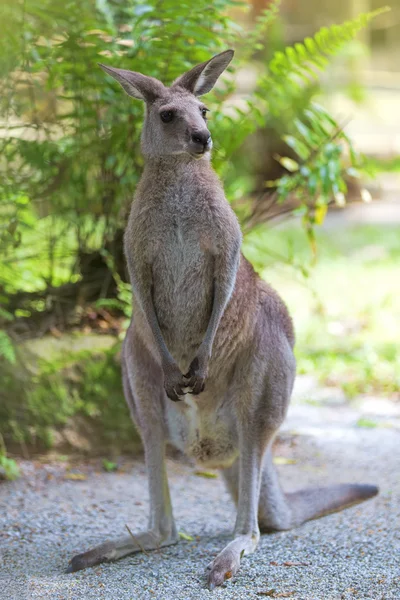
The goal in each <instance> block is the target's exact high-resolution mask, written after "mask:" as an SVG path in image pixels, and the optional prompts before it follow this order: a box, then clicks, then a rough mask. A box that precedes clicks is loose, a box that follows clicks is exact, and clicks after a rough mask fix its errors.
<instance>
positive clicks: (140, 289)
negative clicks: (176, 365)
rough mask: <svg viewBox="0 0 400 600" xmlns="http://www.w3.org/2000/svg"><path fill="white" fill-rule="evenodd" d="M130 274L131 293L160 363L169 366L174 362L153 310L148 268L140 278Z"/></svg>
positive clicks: (132, 272)
mask: <svg viewBox="0 0 400 600" xmlns="http://www.w3.org/2000/svg"><path fill="white" fill-rule="evenodd" d="M130 274H131V283H132V289H133V293H134V295H135V298H136V300H137V302H138V304H139V306H140V308H141V309H142V312H143V314H144V316H145V318H146V321H147V323H148V325H149V327H150V330H151V332H152V334H153V337H154V341H155V342H156V345H157V348H158V351H159V353H160V357H161V363H162V364H163V365H165V364H170V363H171V362H173V361H174V359H173V357H172V355H171V353H170V351H169V350H168V347H167V344H166V343H165V340H164V336H163V334H162V331H161V328H160V324H159V322H158V318H157V313H156V311H155V308H154V302H153V294H152V289H153V284H152V280H151V273H150V268H148V269H147V272H146V273H143V274H142V276H141V277H139V276H138V274H137V273H135V272H134V271H133V269H131V270H130Z"/></svg>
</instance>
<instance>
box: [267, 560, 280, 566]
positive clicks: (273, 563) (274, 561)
mask: <svg viewBox="0 0 400 600" xmlns="http://www.w3.org/2000/svg"><path fill="white" fill-rule="evenodd" d="M269 564H270V565H272V566H273V567H279V563H277V562H276V560H271V562H270V563H269Z"/></svg>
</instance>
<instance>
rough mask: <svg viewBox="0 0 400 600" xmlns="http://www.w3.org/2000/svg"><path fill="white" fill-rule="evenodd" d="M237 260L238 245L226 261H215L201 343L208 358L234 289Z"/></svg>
mask: <svg viewBox="0 0 400 600" xmlns="http://www.w3.org/2000/svg"><path fill="white" fill-rule="evenodd" d="M239 258H240V243H239V244H238V245H237V247H235V248H234V249H233V251H232V253H231V255H230V256H229V260H228V261H224V262H222V260H221V259H220V258H217V260H216V269H215V277H214V293H213V305H212V311H211V316H210V320H209V323H208V326H207V330H206V333H205V336H204V339H203V342H202V346H203V347H204V348H206V349H207V351H208V356H210V355H211V351H212V346H213V343H214V338H215V334H216V333H217V330H218V326H219V323H220V321H221V318H222V315H223V314H224V311H225V308H226V306H227V304H228V302H229V300H230V297H231V295H232V292H233V289H234V287H235V281H236V274H237V270H238V266H239Z"/></svg>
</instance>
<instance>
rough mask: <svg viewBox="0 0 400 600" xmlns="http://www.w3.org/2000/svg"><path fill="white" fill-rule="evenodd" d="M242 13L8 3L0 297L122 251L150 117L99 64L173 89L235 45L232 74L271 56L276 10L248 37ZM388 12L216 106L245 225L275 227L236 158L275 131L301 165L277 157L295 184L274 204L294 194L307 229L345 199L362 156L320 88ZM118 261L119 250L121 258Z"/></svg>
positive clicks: (349, 26)
mask: <svg viewBox="0 0 400 600" xmlns="http://www.w3.org/2000/svg"><path fill="white" fill-rule="evenodd" d="M233 5H235V7H237V4H236V3H232V2H231V1H230V0H216V1H214V2H209V1H208V0H198V1H197V2H195V3H192V2H189V1H188V0H184V1H183V2H179V3H176V2H175V0H163V2H162V3H160V2H158V0H145V1H137V0H127V1H126V2H124V3H120V2H117V1H112V2H111V1H110V2H107V1H100V0H97V1H94V0H83V1H79V2H78V1H77V0H70V1H69V2H67V3H59V2H55V1H54V0H41V1H40V2H39V1H38V0H26V2H24V3H23V4H22V5H20V4H15V2H13V1H12V0H6V1H5V2H4V3H3V7H2V15H1V16H2V23H3V36H2V39H1V41H0V57H1V59H0V60H1V63H0V75H1V78H2V79H1V91H2V93H1V95H0V114H1V118H2V120H3V121H6V122H7V123H8V128H7V129H6V130H5V131H4V130H3V132H2V134H1V137H0V149H1V158H0V173H1V178H0V179H1V184H0V219H1V221H2V222H1V223H0V247H1V248H2V252H3V254H4V255H5V261H4V264H3V266H2V267H1V271H0V293H1V290H2V288H3V290H5V292H8V293H9V292H11V291H13V290H15V289H18V288H21V287H22V288H23V289H26V290H35V289H38V288H39V289H40V288H43V287H45V286H51V285H58V284H60V283H62V282H64V281H74V280H76V279H79V277H80V276H81V273H80V269H79V265H80V262H79V260H80V256H81V255H82V253H85V252H89V251H92V250H94V249H100V248H104V247H105V246H106V244H107V243H108V242H109V243H111V245H112V242H113V240H114V238H115V233H116V231H117V230H119V229H120V228H121V227H123V224H124V222H125V219H126V214H127V208H128V206H129V203H130V200H131V197H132V195H133V192H134V189H135V186H136V184H137V182H138V179H139V177H140V173H141V169H142V157H141V155H140V149H139V136H140V131H141V125H142V121H143V106H142V105H141V103H139V102H135V101H131V100H130V99H128V98H127V97H124V95H123V94H121V91H120V89H119V87H118V85H117V84H116V83H115V82H112V81H110V80H107V79H105V77H104V73H103V72H102V71H101V70H100V69H99V68H98V66H97V63H98V62H99V61H102V62H105V63H110V64H112V65H114V66H116V67H125V68H126V67H129V68H130V69H132V70H140V71H142V72H144V73H147V74H149V75H152V76H154V77H157V78H159V79H161V80H162V81H163V82H165V83H166V84H168V83H171V82H172V81H173V80H174V78H176V76H177V75H178V74H180V73H181V72H182V71H183V70H185V69H188V68H190V67H191V66H192V65H193V64H194V63H197V62H201V61H203V60H205V59H207V58H209V57H210V55H212V54H214V53H216V52H219V51H221V50H222V49H225V48H226V47H234V48H236V49H237V58H236V59H235V61H234V63H233V66H232V69H231V73H232V74H234V73H235V72H237V71H238V70H240V69H243V68H246V66H247V65H248V64H249V62H250V61H251V60H252V57H253V55H254V53H255V52H258V51H260V49H262V48H263V47H264V44H265V41H264V40H265V39H266V38H267V31H268V27H269V26H270V24H271V22H272V21H273V20H274V19H276V18H277V17H278V6H279V2H278V1H275V2H273V3H272V4H271V5H270V7H269V8H268V9H267V10H266V11H264V13H262V15H261V16H260V17H259V18H258V20H257V22H256V23H255V25H254V26H253V28H252V29H250V30H249V29H246V28H243V27H242V26H240V25H239V24H238V23H237V22H234V21H233V20H232V19H231V18H230V17H229V9H230V8H231V7H232V6H233ZM378 13H379V11H375V12H373V13H369V14H367V15H361V16H360V17H358V18H356V19H354V20H353V21H349V22H347V23H344V24H342V25H333V26H331V27H329V28H326V27H324V28H322V29H321V30H320V31H319V32H317V33H316V35H315V36H314V37H313V38H307V39H305V40H304V43H302V44H295V45H294V47H288V48H286V49H285V51H284V52H281V51H279V52H276V53H275V54H274V55H273V57H272V59H271V60H270V61H269V62H268V64H265V65H263V68H262V71H261V73H260V77H259V79H258V82H257V85H256V89H255V92H254V94H253V95H252V96H251V98H248V99H245V100H244V101H243V102H242V103H241V106H237V105H236V104H235V103H232V102H231V100H232V95H233V94H234V92H235V89H236V87H235V80H234V78H232V77H231V78H226V79H225V86H218V90H216V91H215V92H214V93H213V94H212V95H210V98H209V100H208V102H209V103H210V105H211V108H212V113H211V114H212V122H211V127H212V128H215V130H216V131H218V136H217V137H218V141H217V144H216V151H215V156H214V165H215V168H216V169H217V171H218V172H219V173H220V174H221V175H222V177H223V178H224V181H225V184H226V191H227V196H228V198H229V199H230V200H231V201H232V202H233V205H234V208H235V210H237V212H238V215H239V217H240V219H241V220H242V222H243V223H244V224H246V225H247V228H250V227H251V226H254V224H258V223H260V222H263V221H265V219H266V218H267V217H266V215H265V214H264V213H265V211H264V204H263V199H261V200H260V201H258V202H257V201H256V202H255V201H254V199H253V200H252V201H245V200H246V198H247V197H248V195H249V194H250V193H251V191H252V177H251V172H248V171H246V172H245V171H244V170H243V165H244V166H245V168H246V169H247V168H248V166H249V165H248V164H247V163H246V162H244V161H243V158H242V157H241V154H240V150H241V147H242V145H243V143H244V142H245V140H246V139H247V138H248V137H249V136H250V135H251V134H252V133H253V132H254V131H256V129H257V128H260V127H266V126H272V127H273V128H274V129H275V130H276V131H277V132H278V134H279V136H280V137H281V138H282V139H283V140H284V141H285V142H286V143H287V144H288V145H289V146H290V147H291V148H292V149H293V150H294V151H295V153H296V156H297V159H296V160H295V161H293V160H292V162H291V163H289V162H288V161H287V160H286V161H285V157H281V158H280V159H279V160H280V161H281V163H282V165H283V166H284V168H285V169H286V171H287V175H284V176H283V177H281V178H280V179H279V180H278V181H276V182H273V184H272V185H273V187H274V189H275V190H276V192H277V193H276V195H275V199H276V201H277V202H280V201H281V200H282V199H283V200H284V199H285V198H287V197H288V196H290V195H291V194H295V195H296V197H297V198H298V199H299V202H300V205H301V206H300V210H301V211H302V212H303V214H304V223H305V225H306V227H307V228H308V231H309V232H310V231H311V230H312V226H313V224H314V223H318V222H320V221H321V220H322V219H323V215H324V210H325V209H324V206H325V205H326V204H327V203H328V202H330V201H331V200H332V199H336V201H338V202H342V201H343V198H344V194H345V192H346V184H345V180H344V174H345V171H344V162H343V152H344V150H343V147H344V145H346V146H348V147H349V148H350V162H351V163H354V162H355V161H356V157H355V155H354V153H353V152H352V149H351V145H350V144H349V141H348V140H347V138H346V136H345V135H344V133H343V132H342V131H341V127H340V125H338V124H337V123H336V122H335V120H334V119H333V118H332V116H330V115H329V114H327V113H326V111H323V110H322V109H321V108H319V107H318V106H316V105H314V104H313V103H312V96H313V94H314V93H315V85H314V83H313V82H315V79H316V77H317V76H318V71H319V70H321V69H324V68H325V67H326V65H327V64H328V60H329V58H330V57H331V56H334V55H335V54H336V53H337V52H338V51H340V50H341V48H342V47H343V46H344V44H346V43H347V42H348V41H349V40H350V39H352V38H353V37H354V35H356V33H357V32H358V31H359V30H360V28H361V27H363V26H365V25H366V24H367V23H368V22H369V20H370V19H371V18H372V17H374V16H375V15H377V14H378ZM352 166H354V165H352ZM267 192H268V190H267ZM267 205H268V202H267ZM117 245H118V244H117ZM118 252H120V248H114V253H115V255H114V258H115V256H116V254H117V253H118ZM16 264H17V265H18V267H17V269H16ZM19 265H22V267H23V268H19ZM36 309H38V310H41V309H42V304H40V303H39V304H38V305H37V306H36Z"/></svg>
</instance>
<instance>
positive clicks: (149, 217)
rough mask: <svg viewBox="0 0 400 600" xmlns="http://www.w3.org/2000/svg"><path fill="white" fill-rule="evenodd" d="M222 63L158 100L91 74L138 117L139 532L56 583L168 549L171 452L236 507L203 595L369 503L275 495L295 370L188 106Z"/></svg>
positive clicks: (130, 77) (131, 251)
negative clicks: (278, 535) (279, 539)
mask: <svg viewBox="0 0 400 600" xmlns="http://www.w3.org/2000/svg"><path fill="white" fill-rule="evenodd" d="M232 57H233V51H232V50H227V51H225V52H222V53H221V54H218V55H216V56H214V57H213V58H211V59H210V60H208V61H207V62H204V63H202V64H199V65H197V66H195V67H194V68H193V69H191V70H190V71H188V72H187V73H185V74H183V75H182V76H180V77H179V78H178V79H176V81H175V82H174V83H173V84H172V85H171V87H165V86H164V85H163V84H162V83H161V82H160V81H158V80H157V79H154V78H152V77H147V76H145V75H142V74H141V73H135V72H132V71H126V70H123V69H115V68H112V67H107V66H104V65H100V66H101V67H102V68H103V69H104V70H105V71H106V73H108V74H109V75H111V76H112V77H114V78H115V79H116V80H117V81H118V82H119V83H120V84H121V85H122V87H123V88H124V90H125V91H126V92H127V93H128V94H129V95H130V96H132V97H133V98H138V99H140V100H143V101H144V102H145V104H146V117H145V121H144V126H143V132H142V141H141V146H142V151H143V155H144V157H145V167H144V171H143V175H142V178H141V180H140V183H139V185H138V188H137V191H136V194H135V198H134V201H133V204H132V208H131V213H130V217H129V222H128V226H127V229H126V232H125V253H126V258H127V262H128V268H129V273H130V279H131V283H132V289H133V296H134V302H133V316H132V321H131V323H130V326H129V329H128V331H127V335H126V338H125V342H124V345H123V352H122V371H123V383H124V390H125V396H126V400H127V402H128V405H129V408H130V410H131V414H132V418H133V420H134V422H135V423H136V426H137V427H138V429H139V431H140V434H141V437H142V440H143V445H144V451H145V459H146V465H147V470H148V479H149V493H150V518H149V525H148V530H147V531H144V532H140V533H136V534H135V535H134V536H129V535H128V536H125V537H121V538H119V539H117V540H114V541H107V542H105V543H104V544H101V545H100V546H97V547H96V548H93V549H92V550H89V551H88V552H85V553H84V554H79V555H77V556H75V557H74V558H73V559H72V560H71V562H70V564H69V567H68V572H73V571H78V570H79V569H84V568H85V567H90V566H93V565H96V564H98V563H100V562H103V561H111V560H116V559H118V558H121V557H123V556H126V555H128V554H131V553H133V552H140V551H141V550H153V549H156V548H159V547H162V546H168V545H170V544H175V543H176V542H178V539H179V538H178V533H177V529H176V526H175V521H174V518H173V514H172V507H171V501H170V495H169V490H168V480H167V473H166V468H165V446H166V444H167V443H169V444H172V445H174V446H176V447H177V448H179V449H180V450H182V451H183V452H185V453H186V454H187V455H189V456H190V457H192V458H193V459H195V460H196V461H197V462H198V463H199V464H200V465H202V466H207V467H212V468H221V469H222V473H223V476H224V478H225V480H226V483H227V486H228V488H229V490H230V492H231V493H232V496H233V498H234V500H235V502H236V504H237V517H236V524H235V529H234V536H233V541H232V542H230V543H229V544H228V545H227V546H226V547H225V548H224V549H223V550H222V551H221V552H220V554H218V556H217V557H216V558H215V559H214V560H213V561H212V563H211V564H210V565H209V566H208V568H207V569H208V586H209V588H210V589H213V588H214V587H215V586H218V585H221V584H222V583H223V582H224V581H225V579H227V578H229V577H232V576H234V575H235V573H236V572H237V571H238V569H239V564H240V560H241V558H242V556H245V555H247V554H250V553H251V552H254V550H255V549H256V547H257V544H258V541H259V538H260V531H261V532H265V531H277V530H285V529H290V528H292V527H295V526H297V525H300V524H301V523H304V521H307V520H309V519H314V518H317V517H321V516H323V515H326V514H327V513H330V512H332V511H337V510H340V509H342V508H345V507H347V506H349V505H351V504H354V503H357V502H361V501H362V500H366V499H367V498H371V497H372V496H374V495H375V494H377V492H378V489H377V488H376V487H375V486H372V485H356V484H343V485H333V486H329V487H325V488H315V489H307V490H301V491H298V492H295V493H291V494H285V493H284V492H283V491H282V489H281V487H280V485H279V482H278V478H277V474H276V472H275V468H274V466H273V462H272V455H271V446H272V442H273V439H274V437H275V435H276V432H277V430H278V428H279V426H280V425H281V423H282V422H283V420H284V418H285V415H286V411H287V407H288V404H289V399H290V395H291V392H292V387H293V381H294V378H295V360H294V356H293V345H294V334H293V327H292V321H291V318H290V316H289V314H288V311H287V309H286V306H285V304H284V303H283V302H282V300H281V299H280V298H279V296H278V295H277V293H276V292H275V291H274V290H273V289H272V288H271V287H270V286H269V285H268V284H267V283H265V282H264V281H262V280H261V279H260V278H259V277H258V276H257V275H256V273H255V272H254V270H253V268H252V266H251V265H250V264H249V262H248V261H247V260H246V259H245V258H244V257H243V255H242V254H241V252H240V246H241V239H242V238H241V232H240V228H239V224H238V221H237V219H236V216H235V214H234V212H233V210H232V209H231V207H230V205H229V204H228V202H227V200H226V199H225V196H224V191H223V188H222V185H221V182H220V181H219V179H218V177H217V176H216V174H215V173H214V171H213V169H212V167H211V164H210V151H211V146H212V142H211V135H210V132H209V130H208V128H207V119H206V117H207V108H206V106H205V105H204V104H203V102H201V100H199V99H198V98H199V96H203V94H206V93H207V92H209V91H210V90H211V89H212V88H213V86H214V84H215V83H216V81H217V79H218V77H219V76H220V75H221V73H222V72H223V71H224V70H225V69H226V67H227V66H228V65H229V63H230V61H231V60H232Z"/></svg>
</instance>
